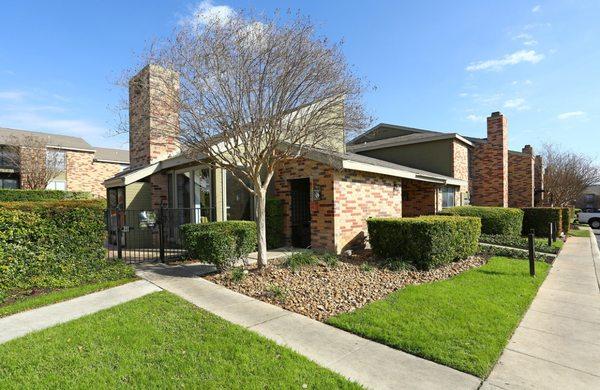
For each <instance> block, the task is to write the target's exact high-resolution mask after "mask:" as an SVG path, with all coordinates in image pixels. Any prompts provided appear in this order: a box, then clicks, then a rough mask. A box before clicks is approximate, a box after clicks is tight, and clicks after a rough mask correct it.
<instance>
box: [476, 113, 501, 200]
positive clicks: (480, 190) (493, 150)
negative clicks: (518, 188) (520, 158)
mask: <svg viewBox="0 0 600 390" xmlns="http://www.w3.org/2000/svg"><path fill="white" fill-rule="evenodd" d="M472 164H473V167H472V170H471V172H472V175H471V182H472V183H471V189H472V191H471V192H472V193H471V203H472V204H474V205H478V206H501V207H507V206H508V121H507V120H506V118H505V117H504V116H503V115H502V114H501V113H499V112H494V113H492V115H491V116H490V117H488V118H487V141H486V142H478V143H476V144H475V148H474V149H473V155H472Z"/></svg>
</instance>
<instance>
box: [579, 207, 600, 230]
mask: <svg viewBox="0 0 600 390" xmlns="http://www.w3.org/2000/svg"><path fill="white" fill-rule="evenodd" d="M577 220H578V221H579V223H587V224H589V225H590V227H591V228H592V229H600V209H584V210H581V211H580V212H579V213H578V214H577Z"/></svg>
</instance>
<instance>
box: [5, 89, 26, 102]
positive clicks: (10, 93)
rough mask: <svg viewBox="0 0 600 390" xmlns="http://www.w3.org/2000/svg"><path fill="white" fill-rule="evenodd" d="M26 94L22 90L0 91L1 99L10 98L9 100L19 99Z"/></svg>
mask: <svg viewBox="0 0 600 390" xmlns="http://www.w3.org/2000/svg"><path fill="white" fill-rule="evenodd" d="M26 95H27V93H25V92H24V91H16V90H12V91H0V99H2V100H11V101H21V100H23V98H24V97H25V96H26Z"/></svg>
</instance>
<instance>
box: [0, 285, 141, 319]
mask: <svg viewBox="0 0 600 390" xmlns="http://www.w3.org/2000/svg"><path fill="white" fill-rule="evenodd" d="M134 280H136V278H125V279H119V280H109V281H104V282H98V283H91V284H84V285H82V286H77V287H72V288H66V289H64V290H56V291H50V292H48V293H45V294H40V295H33V296H29V297H21V298H20V299H18V300H17V301H15V302H11V303H7V304H0V318H1V317H6V316H9V315H11V314H15V313H19V312H21V311H25V310H30V309H35V308H36V307H42V306H46V305H51V304H53V303H57V302H61V301H66V300H67V299H72V298H76V297H80V296H82V295H86V294H90V293H93V292H96V291H100V290H105V289H107V288H111V287H115V286H119V285H121V284H124V283H128V282H133V281H134Z"/></svg>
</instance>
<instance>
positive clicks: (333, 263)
mask: <svg viewBox="0 0 600 390" xmlns="http://www.w3.org/2000/svg"><path fill="white" fill-rule="evenodd" d="M321 260H322V261H323V262H324V263H325V264H326V265H327V266H328V267H337V266H338V264H339V263H340V259H339V258H338V257H337V255H336V254H334V253H325V254H323V255H322V256H321Z"/></svg>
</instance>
